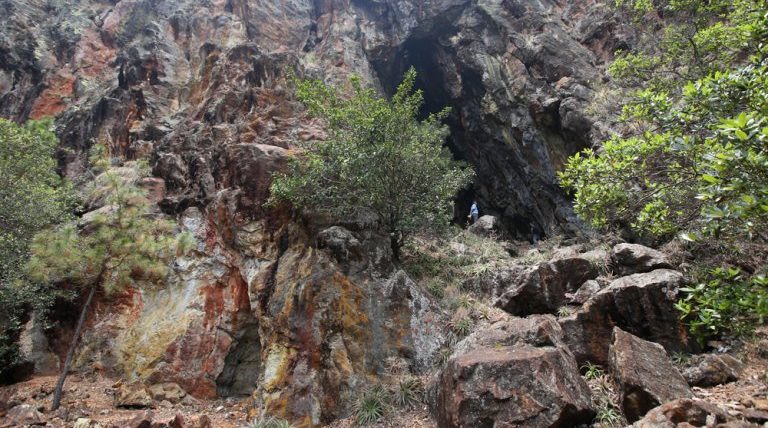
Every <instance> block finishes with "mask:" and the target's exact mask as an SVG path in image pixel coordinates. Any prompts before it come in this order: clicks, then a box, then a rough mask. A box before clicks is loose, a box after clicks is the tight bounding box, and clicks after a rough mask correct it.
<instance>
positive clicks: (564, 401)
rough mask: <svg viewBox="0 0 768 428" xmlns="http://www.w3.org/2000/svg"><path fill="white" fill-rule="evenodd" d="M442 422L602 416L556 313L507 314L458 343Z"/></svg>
mask: <svg viewBox="0 0 768 428" xmlns="http://www.w3.org/2000/svg"><path fill="white" fill-rule="evenodd" d="M433 388H434V389H435V391H436V392H435V397H436V398H435V400H434V403H433V406H432V407H433V413H434V414H435V417H436V419H437V422H438V426H440V427H442V428H447V427H469V426H527V427H559V426H567V425H568V426H570V425H578V424H580V423H588V422H589V421H591V420H592V418H593V416H594V411H593V410H592V409H591V406H592V400H591V398H590V392H589V388H588V387H587V384H586V383H585V382H584V380H583V379H582V378H581V376H579V372H578V367H577V365H576V361H575V360H574V359H573V356H572V355H571V354H570V352H569V351H568V349H567V348H566V347H565V346H564V344H563V341H562V331H561V330H560V328H559V326H558V325H557V322H556V321H555V320H554V318H552V317H548V316H532V317H529V318H527V319H521V318H515V319H511V320H507V321H500V322H498V323H496V324H493V325H491V326H490V327H488V328H486V329H481V330H479V331H477V332H475V333H473V334H472V335H470V336H469V337H467V338H466V339H465V340H464V341H463V342H461V343H460V344H459V345H457V349H456V351H455V353H454V354H453V355H452V356H451V358H450V359H449V360H448V363H447V364H446V366H445V367H444V368H443V370H442V371H441V373H440V374H439V378H438V379H437V380H436V384H435V385H434V386H433Z"/></svg>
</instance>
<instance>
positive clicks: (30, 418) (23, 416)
mask: <svg viewBox="0 0 768 428" xmlns="http://www.w3.org/2000/svg"><path fill="white" fill-rule="evenodd" d="M45 424H46V420H45V416H44V415H43V414H42V413H40V412H39V411H37V409H35V408H34V407H33V406H30V405H29V404H20V405H18V406H15V407H13V408H11V409H10V410H8V413H6V415H5V420H4V421H1V422H0V427H29V426H37V425H45Z"/></svg>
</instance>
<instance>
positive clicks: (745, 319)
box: [677, 268, 768, 342]
mask: <svg viewBox="0 0 768 428" xmlns="http://www.w3.org/2000/svg"><path fill="white" fill-rule="evenodd" d="M682 291H683V292H684V293H686V296H685V297H684V298H683V299H681V300H680V301H678V302H677V308H678V309H679V310H680V312H681V313H682V316H683V320H684V321H686V323H687V324H688V325H689V326H690V329H691V332H692V333H693V334H694V336H695V337H696V338H697V339H698V340H699V341H700V342H703V341H704V339H706V338H707V337H709V336H715V335H722V334H731V335H737V336H738V335H743V334H746V333H749V332H751V331H752V330H753V329H754V327H755V325H759V324H763V323H765V321H766V320H768V278H766V277H765V276H764V275H754V276H751V277H749V276H745V275H744V274H743V273H742V272H741V271H740V270H739V269H736V268H730V269H722V268H717V269H714V270H712V271H711V272H710V275H709V280H707V281H702V282H700V283H698V284H697V285H696V286H694V287H688V288H683V289H682Z"/></svg>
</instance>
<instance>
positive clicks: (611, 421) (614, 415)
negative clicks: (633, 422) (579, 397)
mask: <svg viewBox="0 0 768 428" xmlns="http://www.w3.org/2000/svg"><path fill="white" fill-rule="evenodd" d="M623 420H624V418H623V417H622V416H621V413H619V411H618V410H616V408H615V407H613V406H610V407H602V408H600V409H598V410H597V416H596V417H595V421H597V423H599V424H600V426H601V427H604V428H613V427H620V426H623V423H622V422H623Z"/></svg>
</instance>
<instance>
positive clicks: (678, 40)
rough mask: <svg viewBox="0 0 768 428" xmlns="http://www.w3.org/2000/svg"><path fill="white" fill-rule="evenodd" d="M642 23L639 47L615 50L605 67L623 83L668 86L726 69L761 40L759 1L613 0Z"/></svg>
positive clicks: (652, 86)
mask: <svg viewBox="0 0 768 428" xmlns="http://www.w3.org/2000/svg"><path fill="white" fill-rule="evenodd" d="M616 3H617V5H618V6H621V7H623V8H624V9H625V10H626V11H628V12H629V14H630V15H632V16H633V17H634V18H635V21H636V24H637V25H638V26H641V27H642V28H653V25H652V24H651V25H649V21H651V22H652V21H654V20H657V21H659V22H663V29H662V30H661V31H651V32H647V33H644V34H642V36H641V40H640V42H639V44H640V49H638V50H637V51H635V52H619V53H618V54H617V57H616V59H615V61H614V62H613V63H612V64H611V66H610V68H609V71H610V72H611V74H612V75H613V77H614V78H616V79H619V80H620V81H621V82H622V83H623V84H624V85H629V86H640V87H649V88H652V89H654V90H655V91H663V90H671V89H673V88H675V87H676V84H677V83H678V82H680V81H688V80H696V79H699V78H702V77H704V76H706V75H708V74H710V73H712V72H714V71H722V70H726V69H728V68H730V67H731V66H732V64H733V63H734V62H735V61H737V60H738V59H739V58H740V57H743V55H745V53H750V52H754V51H756V50H757V49H758V45H759V44H760V42H761V41H762V40H765V28H764V27H763V26H762V24H761V22H760V20H761V19H763V14H764V13H765V4H764V3H763V2H762V0H706V1H703V0H656V1H650V0H617V1H616Z"/></svg>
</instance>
